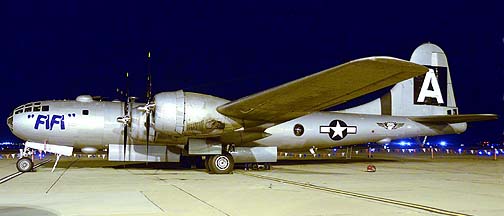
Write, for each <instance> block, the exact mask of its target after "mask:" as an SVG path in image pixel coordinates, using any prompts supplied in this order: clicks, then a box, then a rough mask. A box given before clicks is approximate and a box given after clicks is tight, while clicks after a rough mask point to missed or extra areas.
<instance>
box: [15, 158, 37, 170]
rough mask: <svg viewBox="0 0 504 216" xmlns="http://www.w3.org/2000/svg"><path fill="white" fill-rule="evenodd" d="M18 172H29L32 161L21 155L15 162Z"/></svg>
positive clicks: (31, 167)
mask: <svg viewBox="0 0 504 216" xmlns="http://www.w3.org/2000/svg"><path fill="white" fill-rule="evenodd" d="M16 168H17V169H18V171H19V172H30V171H32V169H33V161H32V160H31V159H30V158H27V157H23V158H21V159H19V160H18V161H17V163H16Z"/></svg>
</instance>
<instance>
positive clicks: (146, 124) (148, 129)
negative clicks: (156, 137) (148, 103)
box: [145, 112, 150, 164]
mask: <svg viewBox="0 0 504 216" xmlns="http://www.w3.org/2000/svg"><path fill="white" fill-rule="evenodd" d="M146 114H147V117H146V119H145V127H146V129H147V143H146V145H147V161H146V163H145V164H149V139H150V112H147V113H146Z"/></svg>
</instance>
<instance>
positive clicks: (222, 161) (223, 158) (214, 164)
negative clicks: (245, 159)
mask: <svg viewBox="0 0 504 216" xmlns="http://www.w3.org/2000/svg"><path fill="white" fill-rule="evenodd" d="M207 158H208V159H206V161H205V162H206V165H207V167H208V168H207V169H208V170H209V172H210V173H215V174H229V173H231V172H233V169H234V159H233V156H232V155H231V154H229V153H227V152H225V153H224V154H220V155H211V156H207Z"/></svg>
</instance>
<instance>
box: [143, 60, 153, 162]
mask: <svg viewBox="0 0 504 216" xmlns="http://www.w3.org/2000/svg"><path fill="white" fill-rule="evenodd" d="M150 59H151V53H150V51H149V52H148V53H147V90H146V99H147V103H146V104H145V106H144V107H142V108H141V110H144V111H145V129H146V130H147V134H146V135H147V141H146V147H147V152H146V154H147V160H146V162H145V164H146V165H147V164H149V142H150V127H151V113H152V111H153V110H154V107H155V104H154V103H153V102H152V76H151V61H150Z"/></svg>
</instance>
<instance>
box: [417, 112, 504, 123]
mask: <svg viewBox="0 0 504 216" xmlns="http://www.w3.org/2000/svg"><path fill="white" fill-rule="evenodd" d="M409 119H411V120H413V121H416V122H420V123H460V122H475V121H490V120H496V119H498V116H497V115H495V114H464V115H438V116H436V115H434V116H418V117H410V118H409Z"/></svg>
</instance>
